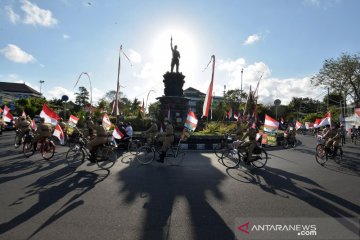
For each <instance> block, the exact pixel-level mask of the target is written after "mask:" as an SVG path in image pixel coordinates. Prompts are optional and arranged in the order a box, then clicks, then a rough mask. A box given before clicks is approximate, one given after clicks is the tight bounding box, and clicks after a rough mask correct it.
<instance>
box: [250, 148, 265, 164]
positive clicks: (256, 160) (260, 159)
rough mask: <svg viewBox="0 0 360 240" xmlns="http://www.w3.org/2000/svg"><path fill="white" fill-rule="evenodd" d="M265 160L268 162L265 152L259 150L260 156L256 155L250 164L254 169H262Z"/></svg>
mask: <svg viewBox="0 0 360 240" xmlns="http://www.w3.org/2000/svg"><path fill="white" fill-rule="evenodd" d="M253 157H254V156H253ZM267 160H268V154H267V152H266V151H265V149H261V152H260V154H256V155H255V158H254V160H251V164H252V165H253V166H254V167H257V168H262V167H264V166H265V165H266V163H267Z"/></svg>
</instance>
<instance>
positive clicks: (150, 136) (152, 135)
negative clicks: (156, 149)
mask: <svg viewBox="0 0 360 240" xmlns="http://www.w3.org/2000/svg"><path fill="white" fill-rule="evenodd" d="M143 134H144V135H145V137H146V143H147V144H149V145H151V144H153V143H154V142H155V139H156V135H157V134H158V127H157V124H156V120H155V119H152V120H151V126H150V128H149V129H148V130H146V131H145V132H144V133H143Z"/></svg>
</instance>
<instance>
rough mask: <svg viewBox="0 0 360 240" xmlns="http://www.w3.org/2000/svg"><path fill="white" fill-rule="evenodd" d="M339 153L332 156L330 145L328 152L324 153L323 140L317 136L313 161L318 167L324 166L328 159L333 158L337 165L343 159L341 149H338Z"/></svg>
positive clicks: (332, 151) (332, 149) (332, 150)
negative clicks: (314, 160)
mask: <svg viewBox="0 0 360 240" xmlns="http://www.w3.org/2000/svg"><path fill="white" fill-rule="evenodd" d="M338 150H339V153H336V154H335V155H334V151H335V149H334V146H333V145H332V146H331V148H330V149H328V151H325V139H323V137H322V136H321V135H318V136H317V145H316V153H315V159H316V161H317V162H318V163H319V164H320V165H324V164H325V163H326V162H327V161H328V159H329V157H330V158H333V159H334V161H335V162H336V163H339V162H340V161H341V160H342V159H343V150H342V147H341V146H339V148H338Z"/></svg>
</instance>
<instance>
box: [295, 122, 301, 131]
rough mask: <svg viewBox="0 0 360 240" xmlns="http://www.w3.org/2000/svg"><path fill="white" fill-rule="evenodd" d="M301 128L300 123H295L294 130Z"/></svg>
mask: <svg viewBox="0 0 360 240" xmlns="http://www.w3.org/2000/svg"><path fill="white" fill-rule="evenodd" d="M301 126H302V124H301V122H299V121H296V124H295V129H296V130H298V129H299V128H301Z"/></svg>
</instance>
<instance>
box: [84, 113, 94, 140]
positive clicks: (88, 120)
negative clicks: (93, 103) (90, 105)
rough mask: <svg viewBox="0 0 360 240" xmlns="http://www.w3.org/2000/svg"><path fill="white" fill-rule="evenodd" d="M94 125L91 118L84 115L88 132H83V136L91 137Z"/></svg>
mask: <svg viewBox="0 0 360 240" xmlns="http://www.w3.org/2000/svg"><path fill="white" fill-rule="evenodd" d="M94 127H95V124H94V122H93V120H92V119H91V116H87V117H86V128H87V130H88V134H84V137H85V138H90V139H92V138H93V137H94Z"/></svg>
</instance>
